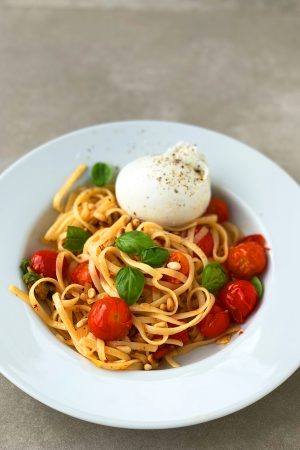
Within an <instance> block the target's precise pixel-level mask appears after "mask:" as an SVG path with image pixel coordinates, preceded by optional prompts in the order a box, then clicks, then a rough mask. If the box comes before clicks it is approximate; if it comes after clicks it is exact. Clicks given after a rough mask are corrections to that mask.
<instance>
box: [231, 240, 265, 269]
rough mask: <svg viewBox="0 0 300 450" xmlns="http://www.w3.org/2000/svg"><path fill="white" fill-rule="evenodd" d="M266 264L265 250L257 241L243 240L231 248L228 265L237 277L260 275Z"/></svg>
mask: <svg viewBox="0 0 300 450" xmlns="http://www.w3.org/2000/svg"><path fill="white" fill-rule="evenodd" d="M266 265H267V258H266V254H265V251H264V249H263V247H262V246H261V245H259V244H257V243H256V242H251V241H249V242H242V243H241V244H238V245H236V246H234V247H231V248H230V249H229V253H228V258H227V261H226V266H227V268H228V270H229V272H231V273H232V274H233V275H234V276H235V277H237V278H251V277H253V276H254V275H259V274H260V273H262V272H263V271H264V269H265V268H266Z"/></svg>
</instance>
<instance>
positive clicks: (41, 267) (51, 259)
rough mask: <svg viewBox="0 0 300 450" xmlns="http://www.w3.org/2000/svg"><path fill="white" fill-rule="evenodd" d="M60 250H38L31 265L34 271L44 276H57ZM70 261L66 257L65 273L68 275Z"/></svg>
mask: <svg viewBox="0 0 300 450" xmlns="http://www.w3.org/2000/svg"><path fill="white" fill-rule="evenodd" d="M57 255H58V252H56V251H54V250H38V251H37V252H35V253H34V254H33V255H32V257H31V262H30V267H31V268H32V270H34V272H36V273H39V274H43V275H44V277H50V278H56V258H57ZM67 269H68V262H67V260H66V259H64V263H63V275H64V276H65V275H66V271H67Z"/></svg>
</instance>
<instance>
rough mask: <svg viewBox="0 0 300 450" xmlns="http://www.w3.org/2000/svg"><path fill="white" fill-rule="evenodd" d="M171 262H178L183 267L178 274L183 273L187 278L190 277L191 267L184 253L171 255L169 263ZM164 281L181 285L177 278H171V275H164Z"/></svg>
mask: <svg viewBox="0 0 300 450" xmlns="http://www.w3.org/2000/svg"><path fill="white" fill-rule="evenodd" d="M169 262H178V263H179V264H180V266H181V268H180V269H179V270H178V272H180V273H183V275H185V276H188V274H189V271H190V266H189V262H188V259H187V257H186V256H184V254H183V253H181V252H175V253H170V256H169V260H168V263H169ZM163 280H165V281H168V282H169V283H173V284H180V281H179V280H178V279H177V278H174V277H171V276H169V275H164V276H163Z"/></svg>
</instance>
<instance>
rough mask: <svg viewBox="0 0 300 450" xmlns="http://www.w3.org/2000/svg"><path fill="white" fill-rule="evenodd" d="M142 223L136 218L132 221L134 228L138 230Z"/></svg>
mask: <svg viewBox="0 0 300 450" xmlns="http://www.w3.org/2000/svg"><path fill="white" fill-rule="evenodd" d="M140 223H141V221H140V220H139V219H137V218H136V217H135V218H134V219H132V226H133V227H134V228H137V227H138V226H139V225H140Z"/></svg>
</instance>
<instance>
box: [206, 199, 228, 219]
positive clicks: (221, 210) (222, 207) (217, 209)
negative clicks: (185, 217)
mask: <svg viewBox="0 0 300 450" xmlns="http://www.w3.org/2000/svg"><path fill="white" fill-rule="evenodd" d="M206 214H216V215H217V216H218V222H226V221H227V220H228V219H229V208H228V205H227V203H226V202H225V201H224V200H222V199H221V198H218V197H212V198H211V200H210V202H209V205H208V207H207V210H206Z"/></svg>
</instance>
